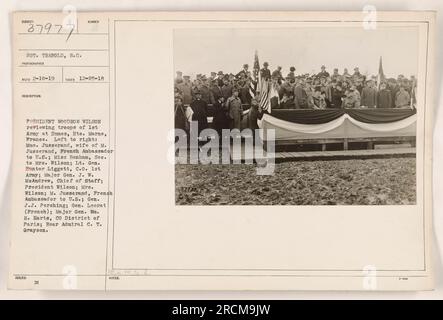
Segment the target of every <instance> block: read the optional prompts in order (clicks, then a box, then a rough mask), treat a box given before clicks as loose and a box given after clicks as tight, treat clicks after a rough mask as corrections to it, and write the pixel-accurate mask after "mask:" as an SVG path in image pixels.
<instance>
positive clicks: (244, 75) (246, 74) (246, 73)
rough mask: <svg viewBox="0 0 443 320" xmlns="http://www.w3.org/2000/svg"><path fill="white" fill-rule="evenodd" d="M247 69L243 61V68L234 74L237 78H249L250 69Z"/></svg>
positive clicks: (247, 66)
mask: <svg viewBox="0 0 443 320" xmlns="http://www.w3.org/2000/svg"><path fill="white" fill-rule="evenodd" d="M248 69H249V65H248V64H246V63H245V64H244V65H243V70H242V71H240V72H239V73H237V74H236V75H235V77H236V78H238V79H245V78H250V77H251V71H249V70H248Z"/></svg>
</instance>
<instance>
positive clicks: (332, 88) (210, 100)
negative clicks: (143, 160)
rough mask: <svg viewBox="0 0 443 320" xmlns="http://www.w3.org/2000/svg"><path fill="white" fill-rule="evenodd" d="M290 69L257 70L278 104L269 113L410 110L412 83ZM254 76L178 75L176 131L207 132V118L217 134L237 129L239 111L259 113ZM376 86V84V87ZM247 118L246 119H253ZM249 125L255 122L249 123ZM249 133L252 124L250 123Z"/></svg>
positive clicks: (266, 67) (402, 78) (245, 72)
mask: <svg viewBox="0 0 443 320" xmlns="http://www.w3.org/2000/svg"><path fill="white" fill-rule="evenodd" d="M295 71H296V69H295V67H290V69H289V73H288V74H287V76H286V77H284V76H283V74H282V68H281V67H280V66H279V67H277V69H276V70H274V71H273V72H272V73H271V71H270V69H269V65H268V63H267V62H265V63H264V64H263V68H262V69H260V76H261V77H262V78H264V79H267V80H268V81H272V83H273V85H274V86H275V87H276V88H277V91H278V96H279V97H278V99H273V100H271V110H273V109H328V108H414V107H415V102H416V98H415V91H416V83H417V82H416V78H415V76H410V78H409V79H408V78H406V77H405V76H404V75H401V74H400V75H398V77H397V78H396V79H395V78H385V77H384V76H383V75H373V76H370V77H367V76H365V75H363V74H362V73H360V70H359V68H358V67H356V68H354V73H353V74H350V73H349V72H348V70H347V69H344V70H343V73H342V74H340V73H339V70H338V69H337V68H336V69H334V70H333V73H332V74H329V72H328V71H326V67H325V66H321V71H320V72H319V73H317V74H301V75H296V74H295ZM251 82H252V83H254V80H253V75H252V73H251V71H249V66H248V65H247V64H245V65H243V69H242V70H241V71H240V72H238V73H237V74H232V73H229V74H225V73H223V72H222V71H219V72H218V73H216V72H211V74H210V75H209V76H206V75H203V74H197V75H196V77H195V78H194V79H193V80H191V78H190V76H188V75H183V74H182V72H180V71H177V75H176V78H175V83H174V96H175V118H176V119H175V120H176V127H179V128H184V129H186V127H188V125H189V124H188V123H186V122H188V121H186V120H189V119H191V118H192V120H196V121H198V124H199V131H201V130H202V129H204V128H206V127H207V126H208V123H207V116H208V114H211V115H212V116H213V117H214V126H215V127H216V128H231V129H232V128H239V129H240V121H241V117H242V114H243V110H244V109H250V112H252V113H259V112H261V110H258V103H257V98H258V97H257V96H256V97H253V96H252V95H251ZM378 82H380V83H378ZM254 116H255V115H254V114H253V115H251V116H250V118H251V119H256V117H254ZM252 122H254V120H252ZM250 125H251V128H255V127H256V123H251V124H250Z"/></svg>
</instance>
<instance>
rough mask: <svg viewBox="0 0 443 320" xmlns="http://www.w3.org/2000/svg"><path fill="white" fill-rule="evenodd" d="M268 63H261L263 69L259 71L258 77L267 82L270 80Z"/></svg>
mask: <svg viewBox="0 0 443 320" xmlns="http://www.w3.org/2000/svg"><path fill="white" fill-rule="evenodd" d="M268 66H269V63H267V62H265V63H263V68H262V69H261V70H260V75H261V76H262V78H264V79H266V80H269V79H271V70H269V69H268Z"/></svg>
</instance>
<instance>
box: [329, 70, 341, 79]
mask: <svg viewBox="0 0 443 320" xmlns="http://www.w3.org/2000/svg"><path fill="white" fill-rule="evenodd" d="M340 77H341V76H340V74H339V73H338V68H334V72H333V73H332V75H331V79H332V80H335V81H338V80H340Z"/></svg>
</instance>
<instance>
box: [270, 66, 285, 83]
mask: <svg viewBox="0 0 443 320" xmlns="http://www.w3.org/2000/svg"><path fill="white" fill-rule="evenodd" d="M271 77H272V79H274V80H276V81H277V82H278V83H279V84H281V80H282V79H283V76H282V74H281V67H280V66H278V67H277V69H276V70H274V71H273V72H272V76H271Z"/></svg>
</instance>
